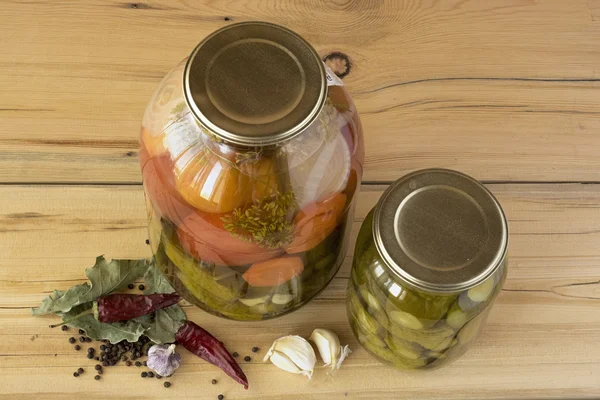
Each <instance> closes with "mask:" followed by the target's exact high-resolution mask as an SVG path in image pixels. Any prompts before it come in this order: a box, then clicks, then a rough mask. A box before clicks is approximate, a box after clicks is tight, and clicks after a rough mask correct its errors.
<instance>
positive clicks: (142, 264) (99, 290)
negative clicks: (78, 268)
mask: <svg viewBox="0 0 600 400" xmlns="http://www.w3.org/2000/svg"><path fill="white" fill-rule="evenodd" d="M148 267H149V264H148V263H147V262H146V260H143V259H142V260H111V261H110V262H109V261H107V260H106V259H105V258H104V257H103V256H99V257H97V258H96V264H95V265H94V266H93V267H92V268H88V269H86V270H85V275H86V276H87V277H88V279H89V280H90V283H87V282H86V283H84V284H81V285H76V286H73V287H72V288H70V289H69V290H67V291H58V290H55V291H54V292H53V293H52V295H51V296H48V297H46V298H45V299H44V300H43V301H42V305H41V306H40V307H38V308H32V309H31V313H32V314H33V315H45V314H52V313H59V312H60V313H65V312H68V311H69V310H71V309H72V308H73V307H75V306H78V305H80V304H84V303H88V302H91V301H94V300H96V299H97V298H98V297H100V296H104V295H107V294H109V293H112V292H115V291H117V290H121V289H124V288H126V287H127V285H128V284H130V283H132V282H134V281H135V280H136V279H138V278H141V277H142V276H143V275H144V274H145V273H146V271H147V270H148Z"/></svg>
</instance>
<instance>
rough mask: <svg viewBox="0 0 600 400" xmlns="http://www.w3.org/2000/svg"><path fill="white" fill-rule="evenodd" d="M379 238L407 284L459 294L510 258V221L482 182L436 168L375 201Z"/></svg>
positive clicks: (388, 260)
mask: <svg viewBox="0 0 600 400" xmlns="http://www.w3.org/2000/svg"><path fill="white" fill-rule="evenodd" d="M373 238H374V241H375V246H376V248H377V251H378V252H379V254H380V255H381V257H382V259H383V261H384V262H385V264H386V265H387V266H388V267H390V269H391V270H392V272H393V273H394V274H395V275H396V276H397V277H398V278H400V279H402V281H404V282H405V283H406V284H408V285H409V286H411V287H413V288H415V289H418V290H424V291H428V292H436V293H455V292H458V291H461V290H466V289H469V288H472V287H474V286H476V285H478V284H480V283H481V282H483V281H484V280H486V279H488V278H489V277H490V276H491V275H492V274H493V273H494V272H495V271H496V270H497V269H498V268H499V267H500V266H501V265H502V264H503V263H504V260H505V258H506V253H507V248H508V223H507V220H506V216H505V214H504V212H503V210H502V207H501V206H500V203H499V202H498V200H497V199H496V198H495V197H494V195H493V194H492V193H491V192H490V191H489V190H488V189H487V188H486V187H485V186H483V185H482V184H481V183H480V182H479V181H477V180H475V179H473V178H471V177H469V176H468V175H465V174H463V173H460V172H457V171H453V170H449V169H441V168H433V169H426V170H421V171H416V172H413V173H411V174H409V175H406V176H404V177H403V178H400V179H399V180H397V181H396V182H394V183H393V184H392V185H390V187H388V188H387V189H386V191H385V192H384V193H383V195H382V196H381V198H380V199H379V201H378V203H377V205H376V206H375V210H374V215H373Z"/></svg>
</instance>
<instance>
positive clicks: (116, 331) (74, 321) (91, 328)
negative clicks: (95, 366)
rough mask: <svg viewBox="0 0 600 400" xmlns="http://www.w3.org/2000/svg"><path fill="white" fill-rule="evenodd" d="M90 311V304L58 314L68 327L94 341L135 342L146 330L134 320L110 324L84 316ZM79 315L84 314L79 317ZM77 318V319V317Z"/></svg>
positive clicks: (88, 315) (90, 316) (89, 315)
mask: <svg viewBox="0 0 600 400" xmlns="http://www.w3.org/2000/svg"><path fill="white" fill-rule="evenodd" d="M91 309H92V303H86V304H82V305H79V306H76V307H73V308H72V309H71V310H70V311H69V312H66V313H62V314H60V315H61V316H62V319H63V321H69V322H68V323H67V325H68V326H70V327H72V328H78V329H83V330H84V331H85V333H86V335H87V336H89V337H91V338H92V339H95V340H104V339H107V340H109V341H110V342H111V343H118V342H120V341H121V340H127V341H128V342H136V341H137V340H138V339H139V338H140V336H142V335H143V334H144V331H145V330H146V329H147V328H146V327H145V326H144V325H143V324H141V323H140V322H139V321H136V320H130V321H124V322H116V323H112V324H107V323H102V322H99V321H98V320H97V319H96V318H94V316H93V315H92V314H85V313H87V312H89V311H91ZM80 314H85V315H81V316H79V315H80ZM78 316H79V317H78Z"/></svg>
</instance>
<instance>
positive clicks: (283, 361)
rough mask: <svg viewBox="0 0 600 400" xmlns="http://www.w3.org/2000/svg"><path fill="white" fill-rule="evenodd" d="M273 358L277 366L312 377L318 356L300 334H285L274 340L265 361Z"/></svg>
mask: <svg viewBox="0 0 600 400" xmlns="http://www.w3.org/2000/svg"><path fill="white" fill-rule="evenodd" d="M267 360H271V362H272V363H273V364H275V365H276V366H277V367H279V368H281V369H283V370H284V371H288V372H292V373H294V374H302V375H306V376H307V377H308V379H310V378H311V377H312V373H313V370H314V369H315V364H316V363H317V356H316V355H315V351H314V350H313V348H312V346H311V345H310V343H308V342H307V341H306V339H304V338H302V337H300V336H284V337H282V338H279V339H277V340H276V341H275V342H273V345H272V346H271V348H270V349H269V351H268V352H267V355H266V356H265V358H264V361H267Z"/></svg>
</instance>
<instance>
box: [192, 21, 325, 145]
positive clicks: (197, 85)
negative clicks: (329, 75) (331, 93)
mask: <svg viewBox="0 0 600 400" xmlns="http://www.w3.org/2000/svg"><path fill="white" fill-rule="evenodd" d="M184 92H185V97H186V101H187V103H188V105H189V107H190V109H191V110H192V112H193V113H194V115H195V116H196V118H197V119H198V121H199V122H200V123H201V124H202V125H203V126H204V127H206V128H207V129H208V130H210V131H212V132H213V133H214V134H216V135H217V136H219V137H221V138H222V139H224V140H227V141H230V142H232V143H236V144H241V145H268V144H274V143H277V142H280V141H282V140H285V139H289V138H291V137H293V136H294V135H296V134H298V133H300V132H301V131H302V130H303V129H304V128H306V127H307V126H308V125H309V124H310V123H311V122H312V121H313V120H314V119H315V118H316V117H317V115H318V114H319V112H320V111H321V108H322V107H323V104H324V102H325V99H326V97H327V81H326V77H325V69H324V67H323V63H322V61H321V59H320V58H319V55H318V54H317V52H316V51H315V50H314V49H313V48H312V47H311V46H310V45H309V44H308V43H307V42H306V41H305V40H304V39H302V38H301V37H300V36H298V35H297V34H296V33H294V32H292V31H290V30H289V29H286V28H283V27H281V26H278V25H274V24H269V23H265V22H243V23H239V24H233V25H229V26H227V27H225V28H222V29H220V30H218V31H216V32H214V33H213V34H211V35H210V36H208V37H207V38H206V39H204V40H203V41H202V42H201V43H200V44H199V45H198V46H197V47H196V48H195V49H194V51H193V52H192V54H191V56H190V58H189V60H188V62H187V65H186V67H185V72H184Z"/></svg>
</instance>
